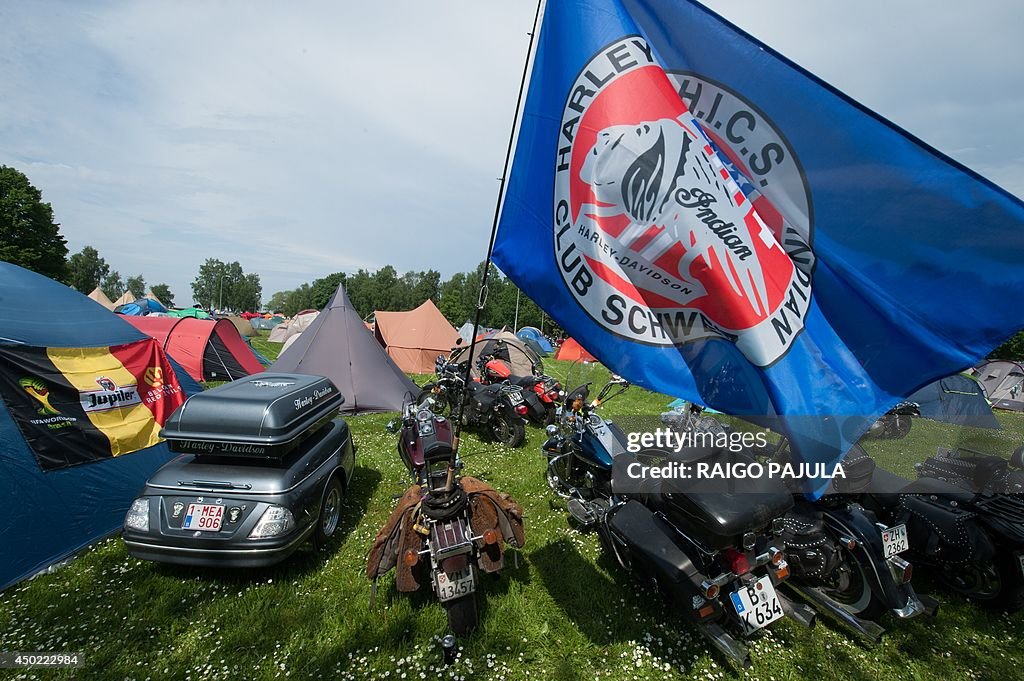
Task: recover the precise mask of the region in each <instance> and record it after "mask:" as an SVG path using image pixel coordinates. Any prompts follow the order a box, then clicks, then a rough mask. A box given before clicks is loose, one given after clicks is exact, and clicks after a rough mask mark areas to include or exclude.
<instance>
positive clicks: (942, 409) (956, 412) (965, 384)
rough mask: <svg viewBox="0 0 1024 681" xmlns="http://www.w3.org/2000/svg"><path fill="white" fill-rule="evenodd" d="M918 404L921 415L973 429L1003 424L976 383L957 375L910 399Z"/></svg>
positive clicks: (921, 391) (994, 427)
mask: <svg viewBox="0 0 1024 681" xmlns="http://www.w3.org/2000/svg"><path fill="white" fill-rule="evenodd" d="M907 399H908V400H909V401H911V402H916V403H917V404H918V406H919V407H920V410H921V416H923V417H925V418H927V419H932V420H933V421H941V422H943V423H952V424H955V425H958V426H970V427H973V428H992V429H997V428H999V427H1000V426H999V421H997V420H996V417H995V414H993V413H992V407H990V406H989V404H988V400H987V399H985V393H984V392H983V391H982V389H981V385H979V384H978V382H977V381H976V380H974V379H973V378H970V377H969V376H964V375H963V374H954V375H952V376H947V377H945V378H940V379H939V380H937V381H935V382H934V383H929V384H928V385H926V386H924V387H923V388H921V389H920V390H918V391H917V392H915V393H914V394H913V395H911V396H910V397H908V398H907Z"/></svg>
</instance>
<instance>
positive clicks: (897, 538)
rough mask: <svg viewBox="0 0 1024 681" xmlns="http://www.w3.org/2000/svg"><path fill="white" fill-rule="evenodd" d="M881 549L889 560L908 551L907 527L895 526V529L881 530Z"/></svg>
mask: <svg viewBox="0 0 1024 681" xmlns="http://www.w3.org/2000/svg"><path fill="white" fill-rule="evenodd" d="M882 548H883V549H884V553H885V557H886V558H891V557H892V556H895V555H896V554H899V553H903V552H904V551H906V550H907V549H909V548H910V542H909V541H908V539H907V526H906V525H897V526H896V527H890V528H889V529H888V530H882Z"/></svg>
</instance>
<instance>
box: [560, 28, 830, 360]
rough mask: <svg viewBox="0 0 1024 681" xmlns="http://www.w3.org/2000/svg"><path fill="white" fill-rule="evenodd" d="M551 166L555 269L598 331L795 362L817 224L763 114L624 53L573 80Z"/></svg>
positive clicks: (611, 54) (617, 49)
mask: <svg viewBox="0 0 1024 681" xmlns="http://www.w3.org/2000/svg"><path fill="white" fill-rule="evenodd" d="M691 112H693V113H691ZM555 164H556V172H555V191H554V225H555V227H554V247H555V257H556V261H557V263H558V268H559V271H560V273H561V275H562V279H563V280H564V281H565V284H566V286H567V287H568V289H569V291H570V292H571V293H572V295H573V297H574V298H575V299H576V301H577V302H578V303H579V304H580V305H581V306H582V307H583V309H584V310H585V311H586V312H587V314H588V315H589V316H590V317H591V318H592V319H594V321H596V322H597V323H598V324H600V325H601V326H602V327H604V328H606V329H607V330H609V331H610V332H612V333H615V334H617V335H618V336H620V337H623V338H626V339H629V340H632V341H636V342H640V343H647V344H652V345H667V346H670V345H682V344H684V343H690V342H693V341H696V340H700V339H705V338H715V337H717V338H724V339H728V340H731V341H732V342H734V343H735V344H736V346H737V347H738V348H739V350H740V351H741V352H743V354H744V355H745V356H746V357H747V358H748V359H749V360H750V361H751V362H753V363H754V364H756V365H758V366H768V365H770V364H772V363H773V362H775V361H776V360H778V359H779V358H780V357H782V356H783V355H785V354H786V352H787V350H788V349H789V348H790V346H791V345H792V343H793V339H794V338H796V336H797V335H798V334H799V333H800V331H801V330H802V329H803V326H804V316H805V315H806V313H807V309H808V307H809V305H810V298H811V275H812V273H813V270H814V254H813V251H812V249H811V243H812V240H811V214H812V211H811V205H810V195H809V192H808V190H807V185H806V182H805V180H804V176H803V172H802V171H801V168H800V166H799V162H798V160H797V158H796V156H795V154H794V153H793V150H792V149H791V148H790V147H789V146H788V144H787V143H786V141H785V138H784V137H783V136H782V134H781V133H780V132H779V131H778V130H777V129H776V128H775V127H774V126H773V124H772V123H771V121H770V120H768V118H767V117H766V116H764V115H763V114H762V113H761V112H760V111H759V110H758V109H757V108H756V107H754V106H752V105H751V104H749V103H748V102H745V101H744V100H743V98H741V97H740V96H739V95H737V94H736V93H733V92H730V91H728V90H727V89H726V88H724V87H722V86H720V85H718V84H716V83H714V82H713V81H710V80H708V79H704V78H702V77H700V76H699V75H695V74H692V73H674V74H666V72H665V71H664V70H663V69H662V67H661V66H660V65H658V63H657V62H656V60H655V59H654V56H653V54H652V51H651V48H650V46H649V45H648V44H647V43H646V42H645V41H644V40H643V39H642V38H640V37H627V38H623V39H621V40H619V41H617V42H615V43H613V44H611V45H609V46H608V47H606V48H604V49H602V50H601V51H600V52H599V53H598V54H597V55H596V56H594V57H593V58H592V59H591V60H590V62H589V63H588V64H587V66H586V67H585V68H584V69H583V70H582V71H581V72H580V74H579V76H577V78H576V81H575V83H574V84H573V86H572V88H571V90H570V91H569V94H568V97H567V100H566V104H565V109H564V112H563V116H562V125H561V132H560V134H559V142H558V151H557V154H556V158H555Z"/></svg>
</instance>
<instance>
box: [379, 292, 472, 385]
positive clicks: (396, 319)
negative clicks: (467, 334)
mask: <svg viewBox="0 0 1024 681" xmlns="http://www.w3.org/2000/svg"><path fill="white" fill-rule="evenodd" d="M374 316H375V318H376V322H375V323H374V331H373V333H374V336H375V337H376V338H377V342H379V343H380V344H381V345H383V346H384V348H385V349H386V350H387V353H388V356H389V357H390V358H391V359H392V360H394V362H395V364H397V365H398V368H399V369H401V370H402V371H404V372H406V373H408V374H429V373H432V372H433V371H434V358H436V357H437V356H438V355H447V354H448V353H449V352H451V350H452V348H453V347H455V341H456V340H458V338H459V332H458V331H456V330H455V327H454V326H452V325H451V324H449V323H448V320H447V319H445V318H444V315H443V314H441V311H440V310H438V309H437V306H436V305H434V302H433V301H432V300H427V301H426V302H424V303H423V304H422V305H420V306H419V307H417V308H416V309H415V310H409V311H408V312H374Z"/></svg>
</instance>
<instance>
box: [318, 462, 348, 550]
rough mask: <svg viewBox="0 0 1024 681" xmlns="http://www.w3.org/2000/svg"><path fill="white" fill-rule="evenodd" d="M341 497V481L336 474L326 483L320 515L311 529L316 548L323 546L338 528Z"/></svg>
mask: <svg viewBox="0 0 1024 681" xmlns="http://www.w3.org/2000/svg"><path fill="white" fill-rule="evenodd" d="M341 498H342V489H341V483H340V482H338V478H337V477H336V476H332V477H331V479H330V480H329V481H328V483H327V489H326V490H325V492H324V501H323V503H322V504H320V516H319V517H318V518H317V520H316V529H315V530H314V531H313V544H314V546H316V548H317V549H321V548H323V547H324V545H325V544H327V540H328V539H330V538H331V536H332V535H333V534H334V533H335V532H336V531H337V530H338V521H339V520H341Z"/></svg>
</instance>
